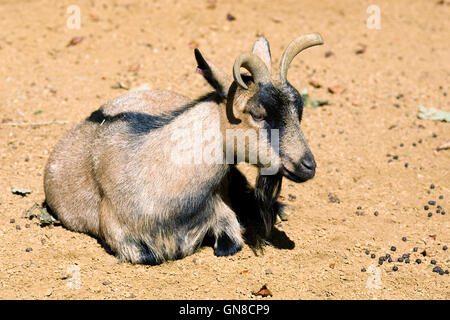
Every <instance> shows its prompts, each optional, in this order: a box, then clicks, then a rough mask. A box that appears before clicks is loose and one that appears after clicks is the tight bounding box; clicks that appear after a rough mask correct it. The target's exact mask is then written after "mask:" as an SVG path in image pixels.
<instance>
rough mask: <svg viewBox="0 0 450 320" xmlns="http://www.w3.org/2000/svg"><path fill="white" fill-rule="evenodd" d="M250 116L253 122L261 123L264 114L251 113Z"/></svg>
mask: <svg viewBox="0 0 450 320" xmlns="http://www.w3.org/2000/svg"><path fill="white" fill-rule="evenodd" d="M250 114H251V116H252V118H253V120H255V121H263V120H264V114H263V113H262V112H251V111H250Z"/></svg>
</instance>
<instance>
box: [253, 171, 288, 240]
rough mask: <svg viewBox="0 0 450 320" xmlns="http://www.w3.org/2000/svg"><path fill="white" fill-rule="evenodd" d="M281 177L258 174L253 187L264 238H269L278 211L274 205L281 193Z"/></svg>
mask: <svg viewBox="0 0 450 320" xmlns="http://www.w3.org/2000/svg"><path fill="white" fill-rule="evenodd" d="M282 179H283V176H282V175H281V174H280V173H277V174H274V175H262V174H261V170H260V171H259V173H258V178H257V179H256V185H255V198H256V201H257V203H258V206H259V212H260V214H261V218H262V219H263V222H264V227H265V232H266V238H269V237H270V234H271V231H272V228H273V226H274V224H275V220H276V217H277V214H278V211H279V209H280V208H279V206H277V205H275V203H276V201H277V199H278V196H279V195H280V191H281V182H282Z"/></svg>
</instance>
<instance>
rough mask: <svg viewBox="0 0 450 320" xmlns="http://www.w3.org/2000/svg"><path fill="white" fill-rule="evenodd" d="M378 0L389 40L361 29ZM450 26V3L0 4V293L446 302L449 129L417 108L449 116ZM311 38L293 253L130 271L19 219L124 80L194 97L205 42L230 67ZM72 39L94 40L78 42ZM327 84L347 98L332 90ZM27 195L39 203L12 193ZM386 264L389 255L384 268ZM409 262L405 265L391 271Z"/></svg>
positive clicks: (292, 194)
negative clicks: (437, 269) (245, 55)
mask: <svg viewBox="0 0 450 320" xmlns="http://www.w3.org/2000/svg"><path fill="white" fill-rule="evenodd" d="M374 2H375V4H377V5H378V6H379V8H380V9H381V29H379V30H374V29H369V28H367V26H366V20H367V19H368V17H369V15H370V14H369V13H367V12H366V10H367V8H368V6H369V5H371V4H373V3H374ZM72 4H77V5H79V6H80V8H81V28H80V29H78V30H72V29H69V28H68V27H67V26H66V20H67V18H68V17H69V14H67V12H66V10H67V7H68V6H69V5H72ZM228 13H230V14H232V15H233V16H234V17H235V20H233V21H229V20H227V18H226V16H227V14H228ZM449 16H450V2H449V1H448V0H445V1H438V0H433V1H428V0H422V1H406V0H397V1H381V0H380V1H378V0H377V1H350V0H345V1H331V0H330V1H303V0H302V1H300V0H295V1H277V2H274V1H265V2H262V1H256V0H249V1H235V0H233V1H220V0H219V1H217V3H215V5H214V1H206V0H201V1H175V0H173V1H166V2H165V3H163V2H159V1H132V0H128V1H110V2H108V1H95V3H94V1H56V0H55V1H23V0H22V1H12V0H10V1H8V0H6V1H5V0H3V1H0V111H1V115H0V165H1V171H0V243H1V245H0V298H2V299H22V298H24V299H103V298H105V299H261V298H260V297H255V296H254V295H252V292H253V291H257V290H258V289H259V288H260V287H261V286H262V285H263V284H265V283H267V286H268V288H269V289H270V291H271V292H272V293H273V297H272V298H270V297H268V298H265V299H449V298H450V276H449V275H445V274H444V275H439V274H438V273H433V272H432V269H433V267H434V265H432V264H431V260H436V262H437V264H436V265H437V266H441V267H442V268H443V269H444V270H445V269H449V268H450V256H449V253H450V250H447V251H444V250H443V249H442V248H443V246H444V245H450V232H449V231H450V205H449V204H450V192H449V190H450V150H443V151H440V152H436V151H435V149H436V147H438V146H439V145H440V144H442V143H443V142H446V141H448V140H450V124H448V123H444V122H435V121H426V120H419V119H417V109H418V106H419V104H423V105H424V106H426V107H433V106H434V107H437V108H440V109H442V110H446V111H450V96H449V94H450V86H449V84H450V50H449V47H450V20H449ZM314 31H318V32H320V33H321V34H322V35H323V38H324V40H325V45H324V46H321V47H315V48H314V49H310V50H307V51H306V52H305V53H302V54H301V55H300V56H299V57H297V58H296V59H295V60H294V62H293V64H292V67H291V69H290V72H289V78H290V80H291V82H292V83H293V85H294V86H296V87H297V88H298V89H299V91H301V90H302V89H303V88H307V89H308V90H309V93H310V95H311V96H312V97H313V98H316V99H322V100H328V101H329V102H330V103H331V105H329V106H323V107H320V108H317V109H313V108H309V107H308V108H306V109H305V111H304V120H303V122H302V126H303V131H304V132H305V135H306V137H307V139H308V141H309V144H310V147H311V150H312V152H313V153H314V155H315V158H316V161H317V164H318V168H317V173H316V177H315V178H314V179H313V180H311V181H308V182H307V183H304V184H294V183H292V182H289V181H284V185H283V189H282V198H284V201H285V202H286V203H287V204H289V205H290V212H291V213H292V214H291V217H290V219H289V221H287V222H283V223H281V224H279V225H278V226H277V228H278V230H280V231H282V232H284V233H285V235H286V236H287V237H288V238H289V239H290V240H291V241H293V242H294V243H295V246H294V247H293V248H290V249H283V248H276V247H266V250H265V254H264V255H258V256H256V255H255V254H254V253H253V252H252V250H250V248H249V247H248V246H245V247H244V249H243V250H242V251H241V252H239V253H238V254H236V255H235V256H232V257H224V258H217V257H215V256H214V255H213V250H212V248H211V247H207V246H205V247H202V248H201V249H200V250H199V251H198V252H196V253H195V254H193V255H192V256H189V257H187V258H185V259H182V260H178V261H172V262H168V263H164V264H162V265H160V266H154V267H150V266H142V265H131V264H128V263H119V262H117V261H116V259H115V258H114V257H113V256H111V255H110V254H108V253H107V252H106V251H105V250H104V249H103V248H102V247H101V246H100V245H99V243H98V242H97V240H96V239H94V238H92V237H90V236H88V235H84V234H78V233H74V232H71V231H68V230H66V229H64V228H63V227H61V226H56V227H53V228H49V227H44V228H42V227H40V226H39V225H38V223H37V220H36V219H34V220H31V221H30V220H26V219H23V218H21V215H22V212H23V211H24V210H26V209H27V208H29V207H31V206H32V205H33V204H34V203H42V201H43V200H44V193H43V183H42V176H43V168H44V165H45V163H46V161H47V158H48V155H49V153H50V151H51V150H52V148H53V146H54V144H55V143H56V142H57V140H58V139H59V138H60V137H61V136H62V135H63V134H64V132H65V131H66V130H68V129H69V128H70V127H71V126H72V125H73V124H75V123H77V122H78V121H81V120H82V119H84V118H85V117H86V116H88V115H89V114H90V113H91V112H92V111H93V110H95V109H97V108H98V107H99V106H100V105H101V104H103V103H104V102H106V101H107V100H109V99H112V98H114V97H116V96H119V95H121V94H123V93H124V92H125V90H124V89H115V88H114V87H117V84H118V82H121V83H122V84H123V85H124V86H127V87H130V88H132V87H137V86H139V85H141V84H143V83H149V85H150V86H151V87H152V88H155V89H169V90H174V91H177V92H179V93H181V94H184V95H188V96H190V97H193V98H195V97H197V96H198V95H200V94H203V93H206V92H208V90H209V88H208V85H207V84H206V83H205V82H204V80H203V79H202V78H201V77H200V76H199V75H198V74H196V73H195V72H194V70H195V66H196V65H195V62H194V57H193V50H192V49H193V47H195V46H198V47H199V48H200V49H201V50H202V51H203V53H204V54H205V55H206V56H207V57H209V59H210V60H212V61H214V62H215V63H216V64H217V65H218V66H220V67H221V68H222V69H223V70H230V72H231V67H232V64H233V61H234V58H235V57H236V56H237V55H238V54H240V53H242V52H246V51H249V50H250V49H251V46H252V44H253V42H254V40H255V39H256V37H257V35H260V34H263V35H265V36H266V37H267V38H268V39H269V41H270V42H271V48H272V54H273V57H274V66H277V65H278V63H279V60H280V56H281V54H282V51H283V49H284V48H285V47H286V45H287V44H288V43H289V42H290V41H291V40H293V39H294V38H295V37H297V36H299V35H301V34H304V33H310V32H314ZM73 37H83V40H82V41H81V42H80V43H78V44H77V45H74V46H67V44H68V43H69V41H70V40H71V39H72V38H73ZM362 48H366V49H365V51H364V50H362V51H364V52H362V53H360V54H357V53H356V51H358V50H360V49H362ZM328 51H331V52H332V53H333V54H332V55H331V56H330V55H329V54H326V53H327V52H328ZM311 80H313V81H315V82H317V83H319V84H321V88H314V87H313V86H312V85H311V84H310V81H311ZM333 86H341V87H342V88H345V91H344V92H342V93H335V94H332V93H330V92H329V91H328V87H333ZM54 120H57V121H60V122H58V123H55V124H47V125H40V126H33V125H32V123H46V122H52V121H54ZM65 122H68V123H65ZM12 123H19V124H21V125H20V126H16V125H12ZM386 154H391V155H392V156H394V155H396V156H398V159H393V157H392V156H391V157H387V156H386ZM389 160H391V161H389ZM405 163H408V167H405ZM243 170H244V171H245V172H247V173H248V176H249V178H250V179H253V178H254V177H255V175H254V172H253V171H252V170H251V169H249V168H247V167H244V168H243ZM431 184H434V186H435V188H434V189H430V185H431ZM15 186H19V187H22V188H27V189H31V190H32V194H30V195H28V196H26V197H21V196H19V195H13V194H12V193H11V188H12V187H15ZM330 193H331V194H332V195H333V196H335V197H337V198H338V199H339V201H336V200H335V202H333V201H331V200H330V197H329V195H330ZM440 195H442V196H443V199H439V196H440ZM332 198H333V197H332ZM429 200H434V201H437V205H440V206H441V207H442V208H443V210H444V211H447V214H445V215H442V214H439V213H436V212H435V211H436V206H431V209H432V211H431V212H432V213H433V215H432V217H428V216H427V211H425V210H424V205H426V204H427V202H428V201H429ZM359 206H360V207H361V209H357V208H358V207H359ZM356 211H358V213H359V214H357V213H356ZM375 211H378V213H379V214H378V215H377V216H375V215H374V212H375ZM361 212H362V213H361ZM11 219H14V222H11V221H10V220H11ZM26 224H28V226H27V225H26ZM17 226H20V230H18V228H17ZM402 237H406V241H402ZM392 246H395V247H396V249H397V250H396V251H395V252H393V251H391V249H390V248H391V247H392ZM414 247H417V248H418V251H417V252H414V251H413V248H414ZM27 248H32V251H29V252H27V251H26V249H27ZM365 250H370V254H372V253H374V254H375V255H376V258H375V259H371V258H370V255H366V254H365ZM424 250H425V251H426V255H425V256H424V254H422V252H423V251H424ZM386 253H390V254H391V256H392V257H393V258H394V262H392V263H388V262H385V263H384V264H383V265H381V266H378V257H379V256H380V255H384V254H386ZM407 253H409V254H411V256H410V261H411V262H410V263H409V264H405V263H404V262H397V258H398V257H400V256H401V255H402V254H407ZM418 258H420V259H421V261H422V263H421V264H417V263H416V262H415V260H416V259H418ZM394 265H395V266H397V267H398V271H396V272H395V271H393V266H394ZM362 268H365V269H366V272H362V271H361V269H362Z"/></svg>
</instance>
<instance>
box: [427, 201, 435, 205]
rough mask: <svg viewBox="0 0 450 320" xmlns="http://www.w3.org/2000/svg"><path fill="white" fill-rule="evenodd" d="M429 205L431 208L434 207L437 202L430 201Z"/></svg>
mask: <svg viewBox="0 0 450 320" xmlns="http://www.w3.org/2000/svg"><path fill="white" fill-rule="evenodd" d="M428 204H429V205H430V206H434V205H435V204H436V201H432V200H430V201H428Z"/></svg>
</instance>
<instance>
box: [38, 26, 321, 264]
mask: <svg viewBox="0 0 450 320" xmlns="http://www.w3.org/2000/svg"><path fill="white" fill-rule="evenodd" d="M318 44H322V39H321V37H320V35H319V34H310V35H305V36H302V37H300V38H298V39H296V40H295V41H293V42H292V43H291V44H290V45H289V46H288V48H287V49H286V50H285V52H284V54H283V57H282V59H281V64H280V69H279V75H278V79H277V80H276V81H273V80H272V78H271V75H270V74H271V73H270V70H271V56H270V49H269V43H268V42H267V40H266V39H265V38H262V37H261V38H259V39H258V40H257V41H256V43H255V45H254V47H253V53H251V54H250V53H246V54H242V55H240V56H239V57H238V58H237V59H236V61H235V63H234V67H233V77H234V81H233V79H232V78H230V77H228V76H227V75H226V74H224V73H222V72H221V71H219V70H218V69H217V68H216V67H215V66H214V65H213V64H211V63H210V62H209V61H207V60H206V59H204V58H203V56H202V55H201V54H200V52H199V51H198V50H196V51H195V57H196V60H197V64H198V68H197V70H198V71H199V72H200V73H201V74H202V75H203V76H204V78H205V79H206V80H207V81H208V83H209V84H210V85H211V86H212V87H213V88H214V92H212V93H210V94H208V95H206V96H205V97H202V98H200V99H197V100H195V101H190V100H189V99H188V98H186V97H184V96H181V95H178V94H176V93H172V92H166V91H135V92H129V93H127V94H125V95H124V96H121V97H119V98H116V99H114V100H112V101H110V102H108V103H106V104H105V105H104V106H102V107H101V108H100V109H99V110H97V111H95V112H93V113H92V114H91V116H89V117H88V118H87V119H86V120H85V121H84V122H82V123H80V124H78V125H76V126H75V127H74V128H72V129H71V130H70V131H69V132H67V133H66V135H65V136H64V137H63V138H62V139H61V140H60V141H59V142H58V144H57V145H56V146H55V149H54V150H53V152H52V153H51V155H50V157H49V160H48V163H47V166H46V168H45V177H44V188H45V195H46V202H47V205H48V206H49V207H50V209H51V210H52V211H53V212H54V214H55V215H56V216H57V217H58V219H59V220H60V221H61V222H62V223H63V225H64V226H66V227H67V228H68V229H70V230H73V231H78V232H85V233H89V234H91V235H93V236H95V237H97V238H99V239H100V240H102V241H103V242H104V243H106V244H107V246H108V247H109V248H110V249H111V250H112V251H114V252H115V253H116V255H117V257H118V258H119V259H121V260H126V261H130V262H132V263H145V264H158V263H161V262H163V261H165V260H171V259H178V258H182V257H185V256H187V255H189V254H192V253H193V252H194V251H195V250H196V249H197V248H198V247H199V245H200V244H201V243H202V240H203V239H204V237H205V236H206V235H207V234H208V235H211V236H213V237H214V239H215V244H214V253H215V255H216V256H226V255H232V254H235V253H236V252H238V251H239V250H240V249H241V247H242V235H241V226H240V224H239V222H238V219H237V217H236V214H235V212H233V210H232V209H231V207H232V206H231V205H230V203H232V202H233V194H236V190H240V189H239V188H241V186H238V185H236V184H237V183H239V179H236V175H237V172H238V171H237V169H236V168H235V164H236V162H239V161H247V162H250V161H249V159H256V160H255V161H254V162H253V164H255V165H256V166H257V167H259V170H260V175H259V178H258V181H257V185H256V191H255V194H254V197H255V199H256V200H257V201H258V202H259V204H260V205H259V206H260V208H259V210H260V211H261V215H262V217H263V218H264V222H265V226H266V231H267V233H270V230H271V229H272V227H273V224H274V220H275V217H276V214H278V213H280V210H281V209H282V207H281V205H280V204H279V203H278V202H277V201H276V198H277V197H278V194H279V191H280V188H281V179H282V177H283V176H285V177H287V178H288V179H289V180H292V181H295V182H302V181H306V180H308V179H311V178H312V177H313V176H314V174H315V162H314V157H313V155H312V153H311V151H310V150H309V148H308V145H307V143H306V141H305V138H304V136H303V133H302V130H301V128H300V121H301V117H302V110H303V102H302V98H301V95H300V94H299V93H298V91H297V90H296V89H295V88H294V87H293V86H292V85H291V84H290V83H289V82H288V81H287V79H286V76H287V71H288V68H289V65H290V63H291V61H292V59H293V58H294V57H295V56H296V55H297V54H298V53H299V52H301V51H302V50H304V49H306V48H308V47H310V46H314V45H318ZM241 68H244V69H246V70H247V71H248V72H249V73H250V75H245V74H241V71H240V69H241ZM195 126H198V127H202V130H201V131H198V132H199V133H200V136H199V135H198V133H197V134H189V130H190V129H192V128H193V127H195ZM249 130H250V131H252V130H253V131H254V132H256V133H258V134H259V136H258V139H256V140H255V139H247V140H245V139H246V137H245V135H246V133H248V132H249ZM206 131H207V132H208V135H207V136H208V137H210V138H211V137H212V140H213V141H212V142H211V141H210V140H208V139H206V140H205V139H204V138H203V137H202V132H206ZM230 131H232V132H233V133H234V134H235V136H234V138H237V139H239V138H243V139H244V141H245V143H244V145H243V146H242V145H241V147H239V146H238V145H237V143H235V141H234V140H233V141H232V142H230V140H229V139H230V138H229V137H230V135H228V133H229V132H230ZM274 132H276V133H277V134H276V135H275V134H274ZM215 137H225V138H224V139H222V140H221V139H214V138H215ZM227 138H228V141H224V140H227ZM234 138H233V139H234ZM180 139H181V140H180ZM177 140H178V143H174V141H175V142H176V141H177ZM216 140H217V141H216ZM198 141H201V143H200V147H203V149H199V150H198V149H196V148H197V147H196V146H195V145H196V144H197V145H199V143H197V142H198ZM187 145H193V146H194V147H193V148H194V149H192V150H194V151H195V150H196V151H198V152H200V155H203V156H209V158H212V159H214V160H215V161H184V162H183V159H184V158H183V157H182V156H180V153H182V151H179V152H178V151H177V152H174V148H175V146H178V147H181V149H183V147H186V146H187ZM261 146H263V147H267V148H266V149H267V150H269V152H263V153H261V152H259V151H260V149H261ZM275 146H276V148H275ZM205 147H206V149H208V148H209V149H208V150H209V151H211V152H210V153H208V152H205V151H204V149H205ZM273 150H276V152H272V151H273ZM214 151H215V154H214V155H213V156H212V155H211V153H214ZM230 154H231V155H232V156H231V157H230V156H229V155H230ZM194 157H195V154H194ZM179 160H181V161H179ZM184 160H185V159H184ZM200 160H201V159H200ZM210 160H211V159H210ZM230 160H232V161H230ZM233 160H234V161H233ZM269 163H270V166H271V167H272V168H276V170H275V171H274V172H272V173H273V174H272V175H263V174H261V172H262V170H263V169H267V168H268V164H269Z"/></svg>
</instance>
